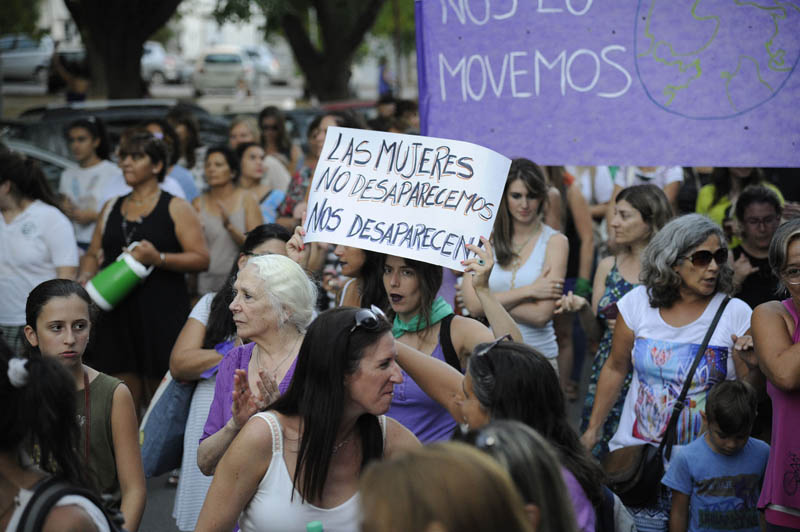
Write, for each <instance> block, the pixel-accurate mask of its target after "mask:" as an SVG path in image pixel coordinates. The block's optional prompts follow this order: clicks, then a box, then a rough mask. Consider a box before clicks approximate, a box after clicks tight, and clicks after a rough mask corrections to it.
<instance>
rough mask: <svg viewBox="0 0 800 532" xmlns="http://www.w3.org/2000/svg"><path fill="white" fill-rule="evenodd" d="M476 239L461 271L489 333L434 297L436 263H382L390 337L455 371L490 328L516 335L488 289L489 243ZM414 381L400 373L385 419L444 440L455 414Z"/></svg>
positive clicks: (424, 438) (438, 277) (438, 278)
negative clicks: (469, 282)
mask: <svg viewBox="0 0 800 532" xmlns="http://www.w3.org/2000/svg"><path fill="white" fill-rule="evenodd" d="M481 241H482V243H483V246H484V247H483V248H479V247H477V246H474V245H469V246H468V248H469V250H470V251H472V252H473V253H475V254H476V256H477V258H473V259H469V260H467V261H464V265H465V270H464V274H465V277H470V278H471V280H472V282H473V284H474V286H475V293H476V294H477V298H478V299H479V301H480V304H481V308H482V310H483V312H484V314H485V316H486V317H487V318H488V321H489V324H490V325H491V327H492V330H491V331H490V330H489V329H488V328H487V327H486V326H484V325H483V324H481V323H480V322H478V321H476V320H473V319H470V318H465V317H463V316H455V315H454V314H453V308H452V307H451V306H450V305H449V304H448V303H447V302H446V301H445V300H444V299H443V298H441V297H437V296H436V293H437V292H438V291H439V287H440V286H441V284H442V268H441V266H435V265H433V264H428V263H425V262H419V261H415V260H411V259H405V258H403V257H397V256H391V255H390V256H386V257H385V260H384V263H383V285H384V287H385V288H386V294H387V296H388V297H389V303H390V305H391V307H392V311H393V312H394V323H393V325H392V334H394V337H395V338H397V341H398V342H399V343H402V344H405V345H408V346H410V347H412V348H414V349H416V350H417V351H421V352H422V353H425V354H426V355H430V357H432V358H434V359H437V360H440V361H442V362H446V363H448V364H450V365H451V366H452V367H454V368H455V369H457V370H459V371H463V368H465V367H466V365H467V359H468V358H469V356H470V355H471V354H472V350H473V349H474V348H475V346H476V345H478V344H479V343H481V342H487V341H491V340H492V338H493V334H492V332H494V335H496V336H498V337H500V336H503V335H504V334H507V333H508V334H511V335H514V337H515V338H516V339H517V340H521V339H522V335H521V333H520V331H519V328H518V327H517V325H516V323H514V319H513V318H512V317H511V316H510V315H509V313H508V312H507V311H506V310H505V309H504V308H503V306H502V305H501V304H500V303H499V302H498V301H497V299H495V297H494V296H493V295H492V293H491V292H490V291H489V274H490V273H491V271H492V266H493V265H494V260H493V259H492V247H491V245H490V244H489V241H488V240H486V239H484V238H482V239H481ZM415 381H416V378H409V377H407V376H406V375H405V374H404V380H403V383H402V384H400V385H398V386H397V388H396V389H395V395H394V399H393V400H392V408H391V410H389V414H388V415H389V417H392V418H394V419H396V420H398V421H399V422H400V423H402V424H403V425H404V426H406V427H407V428H409V429H410V430H411V431H412V432H414V434H415V435H416V436H417V438H419V440H420V441H421V442H423V443H429V442H433V441H439V440H445V439H448V438H449V437H450V435H451V434H452V432H453V429H454V428H455V427H456V419H458V418H457V417H456V418H455V419H454V417H453V416H451V415H450V413H448V411H447V410H446V409H445V408H443V407H442V406H441V405H439V404H437V403H436V401H434V400H433V399H431V397H430V396H429V395H428V394H426V393H425V392H424V391H423V389H421V388H420V386H419V385H418V384H417V383H416V382H415Z"/></svg>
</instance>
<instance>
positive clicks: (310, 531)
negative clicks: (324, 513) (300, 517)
mask: <svg viewBox="0 0 800 532" xmlns="http://www.w3.org/2000/svg"><path fill="white" fill-rule="evenodd" d="M306 532H323V531H322V521H311V522H310V523H308V524H307V525H306Z"/></svg>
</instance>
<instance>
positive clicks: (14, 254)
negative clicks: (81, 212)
mask: <svg viewBox="0 0 800 532" xmlns="http://www.w3.org/2000/svg"><path fill="white" fill-rule="evenodd" d="M62 266H74V267H77V266H78V246H77V243H76V242H75V233H74V231H73V230H72V223H71V222H70V221H69V218H67V217H66V216H65V215H64V213H62V212H61V211H60V210H58V209H56V208H55V207H53V206H52V205H48V204H46V203H44V202H42V201H39V200H36V201H34V202H33V203H31V204H30V205H28V207H27V208H26V209H25V210H24V211H22V212H21V213H20V214H19V215H18V216H17V217H16V218H14V219H13V220H12V221H11V223H10V224H6V221H5V218H3V216H0V294H2V296H0V324H2V325H25V302H26V301H27V299H28V293H29V292H30V291H31V290H33V288H35V287H36V286H37V285H38V284H39V283H42V282H44V281H47V280H49V279H54V278H55V276H56V268H57V267H62Z"/></svg>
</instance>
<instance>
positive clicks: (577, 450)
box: [467, 342, 603, 508]
mask: <svg viewBox="0 0 800 532" xmlns="http://www.w3.org/2000/svg"><path fill="white" fill-rule="evenodd" d="M486 346H487V344H479V345H477V346H476V347H475V352H480V350H481V348H482V347H486ZM467 373H468V374H469V375H470V377H471V378H472V388H473V391H474V393H475V397H476V398H477V399H478V402H479V403H480V404H481V406H483V408H484V409H485V410H486V411H488V412H489V415H490V417H491V419H516V420H517V421H521V422H523V423H525V424H526V425H528V426H529V427H531V428H533V429H535V430H536V431H538V432H539V433H540V434H541V435H542V436H544V437H545V439H546V440H547V441H548V442H550V444H551V445H553V447H554V448H555V449H556V451H557V452H558V454H559V457H560V458H561V461H562V462H563V464H564V466H565V467H566V468H567V469H568V470H569V471H570V472H571V473H572V474H573V475H575V478H576V479H577V480H578V482H579V483H580V485H581V487H582V488H583V491H584V492H586V496H587V497H588V498H589V500H590V501H592V504H593V505H594V507H595V508H599V507H600V505H601V504H602V502H603V491H602V483H603V472H602V470H601V469H600V466H599V464H598V463H597V462H596V461H595V460H594V458H593V457H592V456H591V455H590V454H589V452H588V451H587V450H586V449H585V448H584V447H583V445H581V442H580V440H579V437H578V433H577V432H575V429H573V428H572V426H571V425H570V424H569V421H568V417H567V411H566V406H565V402H564V394H563V393H562V391H561V386H560V384H559V381H558V376H557V375H556V372H555V370H554V369H553V366H551V365H550V362H549V361H548V360H547V358H545V357H544V355H542V354H541V353H539V352H538V351H537V350H536V349H534V348H532V347H530V346H528V345H525V344H519V343H515V342H501V343H500V344H498V345H497V346H495V347H494V348H492V349H491V351H490V352H489V353H488V354H486V355H481V356H472V357H470V358H469V362H468V363H467Z"/></svg>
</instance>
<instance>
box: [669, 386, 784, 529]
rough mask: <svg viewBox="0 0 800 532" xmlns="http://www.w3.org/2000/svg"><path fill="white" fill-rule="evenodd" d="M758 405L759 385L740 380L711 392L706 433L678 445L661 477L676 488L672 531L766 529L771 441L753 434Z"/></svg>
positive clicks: (671, 518)
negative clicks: (762, 503)
mask: <svg viewBox="0 0 800 532" xmlns="http://www.w3.org/2000/svg"><path fill="white" fill-rule="evenodd" d="M756 404H757V397H756V393H755V391H754V390H753V388H752V387H751V386H750V385H748V384H747V383H744V382H740V381H722V382H720V383H718V384H717V385H715V386H714V387H713V388H712V389H711V391H710V392H709V393H708V398H707V400H706V411H705V412H704V413H702V416H703V419H704V421H705V423H706V427H707V430H706V432H705V434H704V435H702V436H701V437H699V438H697V439H696V440H695V441H693V442H692V443H690V444H689V445H686V446H683V447H681V448H676V453H675V455H674V456H673V457H672V460H671V462H670V464H669V469H668V470H667V474H666V475H664V478H663V479H662V480H661V482H662V484H664V485H665V486H667V487H668V488H671V489H672V511H671V512H670V518H669V530H670V532H679V531H680V532H685V531H687V530H689V531H691V532H699V531H712V530H713V531H719V530H737V531H748V532H749V531H752V532H758V531H760V530H762V528H761V521H760V515H759V512H758V509H757V508H756V504H757V503H758V496H759V495H760V493H761V484H762V482H763V480H764V470H765V468H766V467H767V458H768V456H769V445H767V444H766V443H764V442H763V441H761V440H756V439H754V438H750V437H749V435H750V430H751V428H752V426H753V422H754V421H755V418H756ZM687 527H688V528H687Z"/></svg>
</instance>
